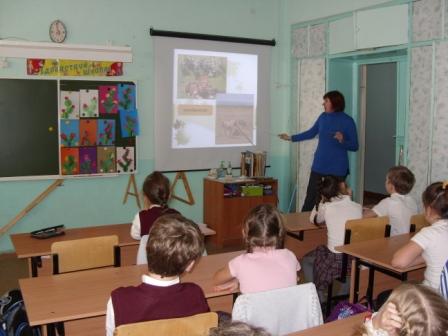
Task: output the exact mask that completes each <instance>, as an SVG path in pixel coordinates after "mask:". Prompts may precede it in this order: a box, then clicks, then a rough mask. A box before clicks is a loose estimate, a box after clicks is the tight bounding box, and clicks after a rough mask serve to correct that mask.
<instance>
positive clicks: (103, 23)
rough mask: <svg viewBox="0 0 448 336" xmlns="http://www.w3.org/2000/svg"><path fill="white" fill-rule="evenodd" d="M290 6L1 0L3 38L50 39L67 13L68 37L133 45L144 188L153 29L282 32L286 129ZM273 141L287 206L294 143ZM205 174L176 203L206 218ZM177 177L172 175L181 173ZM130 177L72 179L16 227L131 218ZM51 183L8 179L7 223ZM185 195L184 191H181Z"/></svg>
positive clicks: (263, 35)
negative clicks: (187, 198) (191, 201)
mask: <svg viewBox="0 0 448 336" xmlns="http://www.w3.org/2000/svg"><path fill="white" fill-rule="evenodd" d="M287 12H288V10H287V6H285V2H284V1H283V0H281V1H272V0H226V1H222V0H177V1H176V0H129V1H118V0H112V1H111V0H95V1H91V0H90V1H86V0H77V1H68V0H45V1H34V0H15V1H10V0H0V38H16V39H21V40H29V41H45V42H47V41H49V37H48V28H49V25H50V22H51V21H53V20H55V19H60V20H62V21H64V22H65V24H66V26H67V29H68V38H67V40H66V43H74V44H101V45H104V44H107V43H108V42H111V43H113V44H114V45H130V46H131V47H132V50H133V54H134V61H133V63H132V64H127V65H126V66H125V74H126V76H125V78H126V79H130V80H135V81H136V82H137V85H138V93H137V94H138V105H139V112H140V122H141V136H140V137H139V140H138V141H139V142H138V143H139V148H138V155H139V162H138V164H139V174H138V175H137V183H138V185H139V186H140V185H141V183H142V181H143V179H144V177H145V176H146V175H147V174H148V173H149V172H150V171H151V170H152V168H153V164H154V162H153V159H154V148H153V145H152V144H153V134H154V129H153V118H154V111H153V103H152V102H153V91H154V90H153V89H154V85H155V83H154V81H153V66H152V61H153V59H152V56H153V49H152V43H151V39H150V36H149V28H150V27H151V26H152V27H154V28H156V29H161V30H173V31H184V32H195V33H206V34H218V35H229V36H239V37H249V38H259V39H272V38H275V39H276V40H277V42H278V45H277V47H274V48H272V67H271V88H272V94H271V106H272V109H271V110H272V118H271V119H272V122H271V124H272V132H280V131H282V130H284V129H286V128H287V125H288V122H289V120H288V118H289V87H288V80H289V74H288V71H289V59H290V58H289V57H290V56H289V43H290V42H289V26H288V25H287V23H286V22H284V20H283V18H284V17H285V15H286V13H287ZM9 61H10V64H11V66H10V67H9V68H7V69H0V76H2V77H8V76H10V77H17V76H24V75H25V62H24V61H23V60H9ZM1 122H4V121H1ZM271 142H272V144H271V152H270V153H269V154H270V163H271V168H270V169H269V170H268V173H269V175H271V176H274V177H277V178H279V182H280V195H279V196H280V206H281V208H285V207H286V206H285V205H286V204H287V203H288V201H289V199H288V197H289V190H288V188H289V187H288V184H289V151H288V150H289V147H288V145H287V144H286V143H282V142H280V141H279V140H277V139H275V138H274V137H273V138H272V141H271ZM0 159H1V153H0ZM1 164H4V162H1ZM216 164H217V165H218V164H219V163H218V162H217V163H216ZM203 176H204V173H188V178H189V182H190V186H191V188H192V191H193V194H194V197H195V200H196V204H195V205H194V206H192V207H190V206H188V205H185V204H183V203H180V202H173V203H172V206H173V207H175V208H177V209H179V210H180V211H181V212H182V213H183V214H185V215H186V216H187V217H190V218H192V219H194V220H197V221H202V204H203V202H202V186H203V185H202V177H203ZM169 177H170V178H171V179H172V178H173V174H170V175H169ZM127 181H128V177H127V176H120V177H113V178H94V179H93V178H92V179H75V180H67V181H65V182H64V185H63V186H62V187H60V188H57V190H56V191H54V192H53V193H52V194H51V195H50V196H49V197H48V198H47V199H46V200H44V201H43V202H42V203H41V204H40V205H38V206H37V207H36V208H35V209H33V210H32V211H31V212H30V213H29V214H28V215H27V216H26V217H25V218H24V219H22V220H21V221H20V222H19V223H18V224H17V225H16V226H15V227H14V228H13V229H12V230H10V232H9V233H15V232H28V231H31V230H35V229H37V228H41V227H45V226H51V225H56V224H65V225H66V227H79V226H89V225H100V224H110V223H121V222H129V221H130V220H131V219H132V217H133V216H134V214H135V212H136V211H137V206H136V204H135V200H134V198H132V197H131V198H130V201H128V203H127V204H126V205H123V204H122V200H123V195H124V191H125V188H126V185H127ZM50 183H51V181H48V180H47V181H14V182H0V226H3V225H5V224H6V223H7V222H9V221H10V220H11V219H12V218H14V217H15V216H16V215H17V214H18V213H19V212H20V211H21V210H22V209H23V208H24V207H25V206H26V205H27V204H28V203H29V202H31V200H32V199H33V198H34V197H36V196H37V195H38V194H39V193H41V192H42V191H43V190H44V189H45V188H46V187H47V186H48V185H49V184H50ZM180 184H181V183H180ZM179 194H180V195H182V192H181V190H179ZM10 250H12V244H11V242H10V240H9V236H8V234H6V235H4V236H3V237H1V238H0V252H4V251H10Z"/></svg>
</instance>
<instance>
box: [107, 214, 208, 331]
mask: <svg viewBox="0 0 448 336" xmlns="http://www.w3.org/2000/svg"><path fill="white" fill-rule="evenodd" d="M203 250H204V241H203V237H202V234H201V232H200V231H199V228H198V226H197V225H196V224H195V223H193V222H192V221H190V220H188V219H186V218H184V217H182V216H181V215H176V214H173V215H165V216H162V217H160V218H159V219H157V220H156V221H155V223H154V225H153V227H152V229H151V232H150V235H149V239H148V243H147V258H148V274H147V275H146V274H145V275H143V276H142V284H140V285H139V286H129V287H120V288H117V289H115V290H114V291H112V293H111V298H110V299H109V302H108V303H107V314H106V331H107V336H112V335H113V332H114V329H115V327H116V326H119V325H121V324H129V323H136V322H143V321H151V320H158V319H167V318H176V317H185V316H191V315H195V314H199V313H205V312H208V311H209V310H210V309H209V307H208V304H207V300H206V299H205V297H204V293H203V292H202V289H201V288H200V287H199V286H198V285H196V284H193V283H180V278H179V276H180V275H181V274H182V273H184V272H188V271H190V270H191V268H192V267H193V265H194V262H195V260H196V259H197V258H199V257H200V256H201V254H202V252H203Z"/></svg>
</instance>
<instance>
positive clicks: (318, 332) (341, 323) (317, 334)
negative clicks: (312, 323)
mask: <svg viewBox="0 0 448 336" xmlns="http://www.w3.org/2000/svg"><path fill="white" fill-rule="evenodd" d="M366 315H367V313H362V314H357V315H354V316H350V317H347V318H345V319H342V320H337V321H333V322H329V323H325V324H322V325H320V326H317V327H313V328H309V329H306V330H302V331H297V332H294V333H292V334H288V336H350V335H352V334H353V331H354V330H355V329H356V328H357V327H358V326H359V325H361V324H362V323H363V322H364V318H365V316H366Z"/></svg>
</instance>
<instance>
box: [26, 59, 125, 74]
mask: <svg viewBox="0 0 448 336" xmlns="http://www.w3.org/2000/svg"><path fill="white" fill-rule="evenodd" d="M123 67H124V66H123V63H122V62H107V61H86V60H63V59H61V60H57V59H35V58H28V59H27V61H26V69H27V74H28V75H34V76H58V77H61V76H83V77H86V76H94V77H101V76H103V77H104V76H108V77H109V76H122V75H123V70H124V69H123Z"/></svg>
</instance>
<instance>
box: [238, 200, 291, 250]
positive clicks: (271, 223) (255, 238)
mask: <svg viewBox="0 0 448 336" xmlns="http://www.w3.org/2000/svg"><path fill="white" fill-rule="evenodd" d="M285 233H286V231H285V227H284V224H283V218H282V215H281V214H280V212H279V211H278V210H277V209H276V208H275V207H274V206H273V205H270V204H261V205H257V206H256V207H255V208H253V209H252V210H251V211H250V212H249V214H248V215H247V217H246V219H245V220H244V226H243V235H244V240H245V242H246V247H247V252H252V251H253V248H254V247H274V248H276V249H281V248H283V244H284V240H285Z"/></svg>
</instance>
